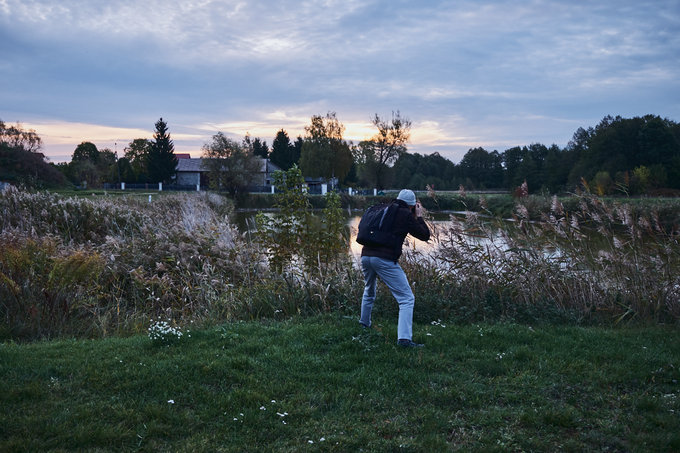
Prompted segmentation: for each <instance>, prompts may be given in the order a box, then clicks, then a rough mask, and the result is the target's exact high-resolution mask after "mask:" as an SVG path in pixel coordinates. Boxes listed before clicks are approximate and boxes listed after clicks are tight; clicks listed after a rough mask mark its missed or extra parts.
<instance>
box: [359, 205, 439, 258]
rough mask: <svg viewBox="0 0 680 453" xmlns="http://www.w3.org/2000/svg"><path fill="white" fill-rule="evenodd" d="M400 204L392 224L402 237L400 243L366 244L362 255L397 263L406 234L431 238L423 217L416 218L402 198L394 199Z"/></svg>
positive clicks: (422, 238)
mask: <svg viewBox="0 0 680 453" xmlns="http://www.w3.org/2000/svg"><path fill="white" fill-rule="evenodd" d="M393 201H394V202H396V203H398V204H399V210H398V211H397V215H396V217H395V219H394V224H393V225H392V230H393V232H394V234H395V235H397V236H398V237H400V238H401V241H400V242H399V245H398V246H397V247H394V248H393V247H387V246H380V247H373V246H368V245H365V246H364V248H363V249H362V250H361V256H377V257H378V258H383V259H386V260H390V261H394V262H395V263H396V262H397V261H398V260H399V257H400V256H401V245H402V244H403V243H404V239H406V235H407V234H410V235H411V236H413V237H415V238H417V239H420V240H421V241H427V240H428V239H430V229H429V228H428V227H427V224H426V223H425V221H424V220H423V218H422V217H418V218H416V216H415V215H414V214H413V211H411V207H410V206H409V205H407V204H406V203H404V202H403V201H401V200H393Z"/></svg>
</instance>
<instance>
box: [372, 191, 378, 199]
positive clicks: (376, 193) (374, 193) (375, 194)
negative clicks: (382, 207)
mask: <svg viewBox="0 0 680 453" xmlns="http://www.w3.org/2000/svg"><path fill="white" fill-rule="evenodd" d="M373 196H374V197H376V196H378V189H373Z"/></svg>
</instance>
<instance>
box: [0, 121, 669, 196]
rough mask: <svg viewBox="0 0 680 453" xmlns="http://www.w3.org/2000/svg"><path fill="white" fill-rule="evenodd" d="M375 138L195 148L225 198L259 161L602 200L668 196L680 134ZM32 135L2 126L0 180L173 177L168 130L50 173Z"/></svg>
mask: <svg viewBox="0 0 680 453" xmlns="http://www.w3.org/2000/svg"><path fill="white" fill-rule="evenodd" d="M371 122H372V124H373V126H374V127H375V134H374V135H373V136H372V137H370V138H369V139H367V140H363V141H361V142H359V143H357V144H354V143H352V142H350V141H347V140H345V139H344V132H345V127H344V125H343V124H342V123H341V122H340V120H339V119H338V118H337V116H336V114H335V113H334V112H328V113H327V114H326V115H324V116H322V115H314V116H312V117H311V120H310V123H309V125H307V126H306V127H305V132H304V135H303V136H298V137H297V138H296V139H295V140H291V138H290V136H289V135H288V133H287V132H286V131H285V130H284V129H280V130H279V131H278V132H277V134H276V137H275V139H274V141H273V143H272V145H271V147H269V145H268V144H267V142H266V141H264V140H262V139H260V138H258V137H254V138H253V137H251V136H250V135H249V134H247V135H246V136H245V137H244V139H243V140H242V141H240V142H239V141H236V140H233V139H231V138H228V137H227V136H226V135H225V134H224V133H222V132H218V133H217V134H215V135H214V136H212V138H211V140H210V141H209V142H207V143H205V144H204V145H203V148H202V151H203V157H205V158H206V159H205V162H206V166H207V169H208V170H209V174H210V181H211V185H212V186H213V188H216V189H223V190H228V191H229V192H231V193H232V194H236V193H237V192H239V191H241V190H243V188H245V187H246V186H248V185H249V184H251V183H252V178H253V174H255V173H256V172H258V171H259V169H260V167H259V165H260V164H259V162H260V161H261V159H259V158H267V159H269V160H270V161H271V162H272V163H274V164H275V165H277V166H278V167H280V168H281V169H282V170H288V169H290V168H292V167H293V166H298V167H299V168H300V170H301V171H302V174H303V175H304V176H307V177H317V178H325V179H326V180H329V181H332V183H333V184H337V185H338V186H340V187H365V188H378V189H385V188H393V187H410V188H414V189H417V190H422V189H424V188H425V187H426V186H431V187H433V188H434V189H436V190H458V189H459V188H460V187H461V186H463V187H464V188H466V189H469V190H472V189H505V190H514V189H515V188H517V187H520V186H522V185H523V184H524V183H526V184H524V186H525V187H528V188H529V190H530V191H531V192H546V193H557V192H560V191H565V190H572V189H573V188H575V187H576V186H579V185H581V184H586V185H588V186H589V187H590V189H591V190H592V191H593V192H596V193H598V194H600V195H607V194H614V193H620V194H626V195H636V194H645V193H661V194H663V193H670V192H669V191H677V190H680V125H679V124H678V123H676V122H674V121H671V120H669V119H664V118H661V117H659V116H655V115H646V116H642V117H634V118H622V117H620V116H616V117H612V116H606V117H604V118H603V119H602V121H600V123H599V124H598V125H597V126H595V127H589V128H587V129H584V128H578V129H577V130H576V132H575V133H574V134H573V137H572V139H571V140H570V141H569V143H568V144H567V145H566V146H565V147H563V148H562V147H559V146H557V145H555V144H553V145H550V146H546V145H544V144H541V143H532V144H529V145H525V146H516V147H512V148H509V149H506V150H504V151H502V152H499V151H498V150H492V151H489V150H486V149H484V148H481V147H477V148H472V149H470V150H468V152H467V153H466V154H465V155H464V156H463V158H462V159H461V161H460V162H458V163H454V162H452V161H451V160H449V159H447V158H445V157H443V156H442V155H440V154H439V153H437V152H435V153H432V154H429V155H421V154H418V153H409V152H408V148H407V145H408V142H409V139H410V132H411V127H412V123H411V121H410V120H409V119H407V118H405V117H403V116H402V115H401V113H400V112H399V111H397V112H393V113H392V116H391V118H389V119H386V118H381V117H380V116H379V115H377V114H376V115H375V116H374V117H373V118H372V120H371ZM41 146H42V142H41V140H40V137H39V136H38V134H37V133H36V132H35V131H32V130H30V131H26V130H24V129H23V128H22V127H21V126H20V125H19V124H17V125H16V126H8V125H5V123H3V122H2V121H0V180H2V181H8V182H17V183H23V184H27V185H36V186H40V185H43V186H59V185H63V184H65V183H67V181H68V182H71V183H72V184H74V185H83V184H85V185H88V186H90V187H97V186H99V185H101V184H102V183H103V182H127V183H134V182H137V183H157V182H165V183H167V182H171V181H172V180H173V178H174V177H175V169H176V166H177V158H176V156H175V154H174V145H173V142H172V140H171V138H170V134H169V131H168V125H167V123H166V122H165V121H163V119H162V118H161V119H159V120H158V121H157V122H156V123H155V132H154V134H153V139H151V140H150V139H144V138H139V139H135V140H132V141H131V142H130V143H129V144H128V145H127V146H126V147H125V149H124V155H123V156H122V157H120V158H118V156H117V153H115V152H113V151H111V150H110V149H102V150H98V149H97V147H96V146H95V145H94V144H93V143H91V142H83V143H81V144H80V145H78V146H77V147H76V149H75V150H74V152H73V155H72V158H71V161H70V162H68V163H60V164H56V165H54V164H48V163H47V162H46V160H45V157H44V155H43V154H42V153H40V149H41Z"/></svg>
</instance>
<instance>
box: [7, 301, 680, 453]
mask: <svg viewBox="0 0 680 453" xmlns="http://www.w3.org/2000/svg"><path fill="white" fill-rule="evenodd" d="M416 310H417V307H416ZM395 333H396V326H395V323H394V320H392V319H390V320H380V319H378V320H377V321H376V325H375V328H373V329H370V330H363V329H360V328H359V326H358V325H357V323H356V320H354V319H350V318H347V317H340V316H334V315H327V316H322V317H313V318H308V319H300V320H290V321H283V322H240V323H231V324H224V325H221V326H218V327H212V328H207V329H204V330H197V331H189V332H188V331H186V330H185V331H184V335H183V336H182V338H180V339H176V341H173V342H168V343H166V342H162V341H161V342H158V341H157V342H153V341H152V340H150V339H149V338H148V337H147V336H134V337H129V338H106V339H101V340H59V341H51V342H34V343H29V344H17V343H10V342H7V343H3V344H0V405H1V407H2V411H1V412H0V451H3V452H14V451H17V452H19V451H26V452H29V451H30V452H34V451H137V450H138V451H225V452H230V451H233V452H237V451H238V452H241V451H263V452H264V451H267V452H269V451H280V452H294V451H343V452H344V451H348V452H349V451H378V452H383V451H411V452H434V451H456V450H462V451H560V450H561V451H579V452H580V451H645V452H646V451H664V452H667V451H678V450H679V449H680V396H679V395H680V385H679V384H678V381H679V380H680V331H679V330H678V329H677V328H669V327H664V326H655V327H646V328H641V327H636V328H632V327H628V328H625V327H624V328H584V327H553V326H541V327H530V326H528V325H519V324H494V325H469V324H468V325H465V326H456V325H450V324H445V323H441V322H437V321H436V320H435V321H433V322H432V323H429V324H425V325H417V326H415V339H416V340H418V341H422V342H424V343H426V346H425V348H422V349H417V350H415V349H411V350H408V349H401V348H398V347H397V346H395ZM173 338H174V337H173Z"/></svg>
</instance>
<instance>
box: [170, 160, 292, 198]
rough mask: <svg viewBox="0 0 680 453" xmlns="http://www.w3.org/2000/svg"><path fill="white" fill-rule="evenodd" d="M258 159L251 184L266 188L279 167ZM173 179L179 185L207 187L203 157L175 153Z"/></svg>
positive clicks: (208, 183) (207, 173)
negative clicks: (258, 169)
mask: <svg viewBox="0 0 680 453" xmlns="http://www.w3.org/2000/svg"><path fill="white" fill-rule="evenodd" d="M187 156H188V155H187ZM259 159H260V171H259V172H258V173H257V175H255V176H254V178H253V186H255V187H254V189H256V190H268V189H269V188H271V185H272V183H273V178H274V172H275V171H277V170H281V168H279V167H278V166H277V165H275V164H273V163H271V162H270V161H269V159H264V158H259ZM175 181H176V183H177V184H178V185H181V186H195V185H197V184H200V187H201V188H203V189H207V188H208V187H209V186H210V179H209V170H208V168H207V166H205V165H204V159H203V158H201V157H198V158H194V157H191V156H189V157H180V155H177V179H176V180H175Z"/></svg>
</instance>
